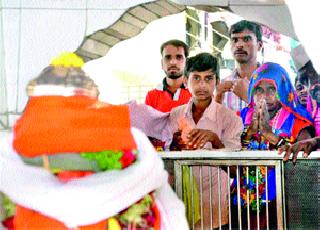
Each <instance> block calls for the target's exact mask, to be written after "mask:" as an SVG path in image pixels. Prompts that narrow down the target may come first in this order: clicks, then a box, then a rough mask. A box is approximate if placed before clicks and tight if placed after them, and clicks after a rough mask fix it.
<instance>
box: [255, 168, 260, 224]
mask: <svg viewBox="0 0 320 230" xmlns="http://www.w3.org/2000/svg"><path fill="white" fill-rule="evenodd" d="M258 180H259V166H256V194H257V229H258V230H259V229H260V208H259V181H258Z"/></svg>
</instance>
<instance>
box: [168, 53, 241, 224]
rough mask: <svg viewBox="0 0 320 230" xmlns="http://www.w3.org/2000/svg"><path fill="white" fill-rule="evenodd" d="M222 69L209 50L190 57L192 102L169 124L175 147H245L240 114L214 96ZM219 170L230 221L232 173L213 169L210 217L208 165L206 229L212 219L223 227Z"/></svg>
mask: <svg viewBox="0 0 320 230" xmlns="http://www.w3.org/2000/svg"><path fill="white" fill-rule="evenodd" d="M218 70H219V66H218V60H217V59H216V58H215V57H213V56H212V55H211V54H209V53H200V54H198V55H196V56H194V57H191V58H190V59H189V60H188V62H187V65H186V69H185V72H186V77H187V78H188V88H189V90H190V92H191V93H192V98H191V99H190V101H189V102H188V104H186V105H182V106H179V107H176V108H174V109H173V110H172V111H171V113H170V118H169V120H170V122H169V123H170V128H171V131H172V133H173V134H174V136H173V141H172V143H171V149H174V150H195V149H220V148H229V149H241V142H240V135H241V133H242V129H243V125H242V121H241V119H240V117H238V116H237V115H236V113H235V112H234V111H232V110H231V109H228V108H226V107H224V106H223V105H221V104H218V103H217V102H215V100H214V98H213V92H214V89H215V87H216V84H217V82H218V81H219V75H218ZM179 123H180V127H179ZM181 124H182V125H181ZM181 129H183V130H181ZM186 130H187V131H186ZM204 154H205V152H204ZM218 171H220V183H221V190H220V193H221V197H220V198H221V200H220V207H221V225H222V226H223V225H226V224H228V196H227V195H228V176H227V174H226V172H225V171H223V170H222V169H221V168H217V167H214V168H212V169H211V173H212V178H211V179H212V182H213V183H212V188H211V189H212V209H213V210H211V211H212V217H210V215H209V214H210V206H209V182H208V178H209V167H206V166H204V167H203V170H202V181H203V185H202V187H203V189H202V197H203V210H204V212H203V213H204V214H203V223H204V227H205V228H206V227H208V226H210V218H211V219H212V224H213V227H214V228H218V227H219V214H218V211H219V209H218V206H219V198H218ZM198 172H199V170H195V171H194V172H193V174H194V176H195V177H196V178H197V180H199V175H198V174H199V173H198ZM198 191H200V189H199V188H198Z"/></svg>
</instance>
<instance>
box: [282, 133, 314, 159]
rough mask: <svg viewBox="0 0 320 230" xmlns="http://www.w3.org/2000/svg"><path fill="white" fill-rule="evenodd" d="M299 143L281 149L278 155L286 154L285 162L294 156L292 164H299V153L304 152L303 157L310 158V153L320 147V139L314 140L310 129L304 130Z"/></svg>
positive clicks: (300, 134) (286, 145)
mask: <svg viewBox="0 0 320 230" xmlns="http://www.w3.org/2000/svg"><path fill="white" fill-rule="evenodd" d="M297 140H298V141H297V142H296V143H294V144H285V145H282V146H281V147H279V149H278V153H279V154H282V153H285V154H284V157H283V161H284V162H286V161H288V160H289V158H290V156H291V154H292V162H293V164H295V163H296V162H297V157H298V153H299V152H300V151H303V157H305V158H306V157H308V156H309V155H310V153H311V152H312V151H314V150H316V149H317V148H319V147H320V137H319V136H318V137H314V138H312V137H311V135H310V132H309V131H308V129H306V128H305V129H302V130H301V132H300V133H299V136H298V138H297Z"/></svg>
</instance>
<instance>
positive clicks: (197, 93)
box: [188, 70, 216, 101]
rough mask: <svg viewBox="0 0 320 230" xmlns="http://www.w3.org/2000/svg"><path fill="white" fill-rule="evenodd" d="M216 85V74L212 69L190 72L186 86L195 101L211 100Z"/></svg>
mask: <svg viewBox="0 0 320 230" xmlns="http://www.w3.org/2000/svg"><path fill="white" fill-rule="evenodd" d="M215 87H216V74H215V73H214V72H213V71H212V70H206V71H203V72H198V71H193V72H190V74H189V78H188V88H189V90H190V92H191V93H192V97H193V98H194V99H196V100H197V101H205V100H211V98H212V96H213V91H214V89H215Z"/></svg>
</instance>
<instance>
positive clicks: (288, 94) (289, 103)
mask: <svg viewBox="0 0 320 230" xmlns="http://www.w3.org/2000/svg"><path fill="white" fill-rule="evenodd" d="M261 81H267V82H269V83H270V84H272V85H274V86H275V87H276V89H277V93H276V98H277V100H278V101H279V102H280V103H281V105H282V106H283V107H285V108H286V109H287V110H288V111H290V112H292V113H293V114H294V115H295V116H296V117H299V118H300V119H302V120H306V121H312V118H311V116H310V114H309V113H308V111H307V110H306V109H305V108H303V107H302V106H301V105H300V104H299V103H298V102H297V99H296V98H295V96H294V92H295V90H294V87H293V85H292V83H291V80H290V78H289V75H288V73H287V71H286V70H285V69H284V68H283V67H281V66H280V65H279V64H277V63H272V62H267V63H264V64H263V65H262V66H260V67H259V68H258V69H256V70H255V71H254V72H253V74H252V76H251V80H250V85H249V89H248V99H249V104H250V106H251V107H253V105H254V97H253V95H254V90H255V88H256V87H257V86H258V85H259V84H260V82H261Z"/></svg>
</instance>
